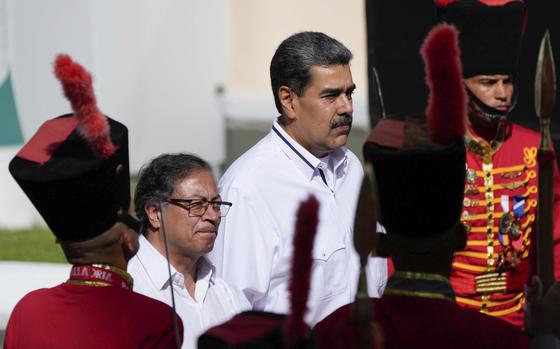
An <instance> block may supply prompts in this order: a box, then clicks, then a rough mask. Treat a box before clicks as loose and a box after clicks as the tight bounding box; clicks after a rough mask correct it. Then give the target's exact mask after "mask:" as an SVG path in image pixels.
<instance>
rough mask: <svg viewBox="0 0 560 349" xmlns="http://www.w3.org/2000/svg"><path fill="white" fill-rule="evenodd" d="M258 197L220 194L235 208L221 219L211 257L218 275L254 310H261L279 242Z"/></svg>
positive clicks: (230, 190) (234, 191)
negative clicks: (238, 292)
mask: <svg viewBox="0 0 560 349" xmlns="http://www.w3.org/2000/svg"><path fill="white" fill-rule="evenodd" d="M257 195H258V194H254V195H252V197H251V198H249V197H248V196H247V195H243V194H242V193H240V191H239V190H238V189H237V188H226V190H224V191H223V192H221V196H222V199H223V200H226V201H230V202H232V203H233V206H232V207H231V209H230V211H229V213H228V215H227V216H226V217H224V218H223V219H222V222H221V224H220V228H219V234H218V238H217V239H216V242H215V244H214V250H213V251H212V252H211V254H209V256H208V257H209V259H210V260H211V261H212V262H213V263H214V265H215V266H216V271H217V273H218V274H217V275H218V276H219V277H221V278H223V279H224V280H225V281H226V282H227V283H228V284H230V285H232V286H233V287H234V288H237V289H239V290H240V291H241V292H242V293H243V294H244V296H245V297H246V298H247V300H248V301H249V303H250V304H251V307H252V308H253V309H256V310H261V309H263V307H264V301H265V298H266V295H267V292H268V289H269V285H270V279H271V270H272V267H273V263H274V260H275V259H276V255H277V252H278V245H279V239H278V236H277V234H276V232H274V230H273V228H272V227H273V224H272V222H269V221H267V217H268V214H267V213H266V212H264V211H263V210H266V205H259V204H258V200H259V198H257V197H255V196H257Z"/></svg>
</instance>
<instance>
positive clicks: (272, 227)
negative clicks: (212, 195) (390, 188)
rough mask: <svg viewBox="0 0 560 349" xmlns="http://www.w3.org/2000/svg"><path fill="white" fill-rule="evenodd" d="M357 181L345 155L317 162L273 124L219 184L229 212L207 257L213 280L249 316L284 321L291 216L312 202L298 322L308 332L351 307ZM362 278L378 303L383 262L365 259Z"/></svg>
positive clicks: (356, 168)
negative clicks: (305, 289) (304, 310)
mask: <svg viewBox="0 0 560 349" xmlns="http://www.w3.org/2000/svg"><path fill="white" fill-rule="evenodd" d="M321 172H322V173H321ZM362 178H363V169H362V166H361V163H360V161H359V160H358V158H357V157H356V156H355V155H354V154H353V153H352V152H351V151H350V150H348V149H346V148H345V147H342V148H339V149H337V150H335V151H333V152H331V153H330V154H329V156H328V158H323V159H318V158H317V157H315V156H313V155H312V154H311V153H309V152H308V151H307V150H306V149H304V148H303V147H302V146H300V145H299V144H298V143H296V142H295V141H294V140H293V139H291V138H290V136H288V134H287V133H286V132H285V131H284V130H283V129H282V128H281V127H280V125H278V123H277V122H276V121H275V122H274V124H273V126H272V130H271V131H270V133H269V134H268V135H267V136H265V137H264V138H263V139H261V140H260V141H259V142H258V143H257V144H256V145H255V146H253V147H252V148H251V149H249V150H248V151H247V152H246V153H245V154H243V155H242V156H241V157H240V158H239V159H237V160H236V161H235V162H234V163H233V164H232V165H231V166H230V168H229V169H228V170H227V171H226V173H225V174H224V176H223V177H222V178H221V180H220V183H219V189H220V194H221V196H222V199H223V200H226V201H230V202H232V203H233V206H232V208H231V209H230V211H229V213H228V215H227V216H226V217H225V218H223V219H222V223H221V224H220V229H219V233H218V237H217V239H216V242H215V244H214V250H213V251H212V252H211V253H210V254H209V255H208V258H209V259H210V260H212V262H213V263H214V265H215V266H216V271H217V273H218V275H219V276H220V277H223V278H224V280H226V281H227V282H228V283H229V284H231V285H233V286H235V287H237V288H238V289H240V290H241V291H243V293H244V294H245V296H246V297H247V299H248V300H249V302H250V303H251V304H252V306H253V309H255V310H265V311H270V312H276V313H287V312H288V311H289V293H288V292H289V291H288V288H287V287H288V281H289V276H290V266H291V260H292V239H293V231H294V225H295V218H296V211H297V209H298V207H299V204H300V203H301V202H302V201H304V200H306V199H307V198H308V197H309V195H310V194H313V195H315V197H316V198H317V200H318V201H319V203H320V212H319V226H318V230H317V235H316V238H315V245H314V248H313V252H312V254H313V267H312V278H311V290H310V298H309V302H308V306H309V311H308V314H307V316H306V321H307V323H308V324H310V325H311V326H313V325H314V324H316V323H317V322H318V321H320V320H321V319H323V318H324V317H325V316H327V315H328V314H330V313H331V312H332V311H334V310H336V309H337V308H338V307H340V306H342V305H344V304H348V303H350V302H352V301H353V300H354V296H355V293H356V288H357V280H358V273H359V258H358V255H357V253H356V252H355V250H354V247H353V243H352V231H353V224H354V215H355V211H356V204H357V200H358V195H359V191H360V187H361V182H362ZM367 276H368V288H369V293H370V296H372V297H379V296H380V295H381V293H382V291H383V288H384V286H385V283H386V279H387V264H386V260H385V259H384V258H370V260H369V262H368V268H367Z"/></svg>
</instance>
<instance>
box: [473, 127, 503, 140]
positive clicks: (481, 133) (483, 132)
mask: <svg viewBox="0 0 560 349" xmlns="http://www.w3.org/2000/svg"><path fill="white" fill-rule="evenodd" d="M471 128H472V130H473V132H474V134H475V135H477V136H478V137H480V138H482V139H484V140H485V141H487V142H491V141H493V140H494V139H495V138H496V134H497V131H498V125H497V124H495V125H491V126H487V127H483V126H481V125H475V124H472V123H471Z"/></svg>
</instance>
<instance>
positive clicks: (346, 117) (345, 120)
mask: <svg viewBox="0 0 560 349" xmlns="http://www.w3.org/2000/svg"><path fill="white" fill-rule="evenodd" d="M342 125H348V126H352V116H350V114H342V115H340V116H339V117H337V118H336V119H334V120H333V121H332V122H331V129H332V128H337V127H339V126H342Z"/></svg>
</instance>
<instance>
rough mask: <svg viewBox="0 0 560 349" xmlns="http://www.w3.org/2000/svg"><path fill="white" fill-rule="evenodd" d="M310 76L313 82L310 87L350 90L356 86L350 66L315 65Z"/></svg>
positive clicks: (310, 70) (310, 71)
mask: <svg viewBox="0 0 560 349" xmlns="http://www.w3.org/2000/svg"><path fill="white" fill-rule="evenodd" d="M309 74H310V75H311V80H310V82H309V85H308V87H315V88H350V87H352V86H353V85H354V82H353V81H352V72H351V71H350V66H349V65H348V64H333V65H313V66H311V68H310V69H309Z"/></svg>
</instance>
